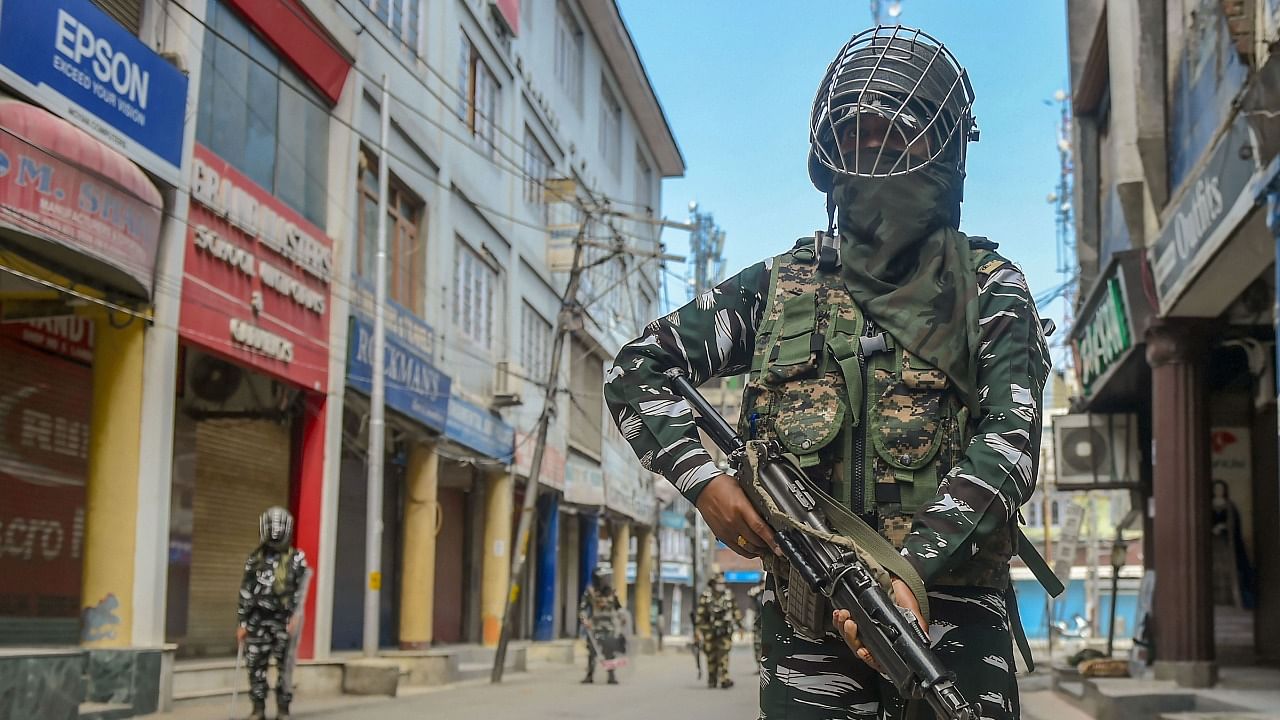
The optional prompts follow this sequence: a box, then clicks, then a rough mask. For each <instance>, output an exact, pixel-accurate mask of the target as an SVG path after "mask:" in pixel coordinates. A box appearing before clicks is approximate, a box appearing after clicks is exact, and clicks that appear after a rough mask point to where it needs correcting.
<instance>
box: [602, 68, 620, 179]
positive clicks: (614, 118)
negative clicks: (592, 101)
mask: <svg viewBox="0 0 1280 720" xmlns="http://www.w3.org/2000/svg"><path fill="white" fill-rule="evenodd" d="M600 156H601V157H602V158H604V160H605V163H606V164H607V165H608V166H609V169H610V170H612V171H613V174H614V175H617V174H618V172H619V171H621V169H622V168H621V165H622V106H621V105H619V104H618V100H617V98H616V97H614V95H613V91H612V90H610V89H609V83H607V82H604V81H601V83H600Z"/></svg>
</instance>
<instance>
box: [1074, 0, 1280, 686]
mask: <svg viewBox="0 0 1280 720" xmlns="http://www.w3.org/2000/svg"><path fill="white" fill-rule="evenodd" d="M1067 10H1068V19H1069V34H1070V53H1071V63H1070V65H1071V102H1072V110H1073V116H1074V138H1073V150H1074V160H1075V198H1074V203H1073V204H1074V209H1075V216H1076V227H1075V231H1076V237H1077V239H1078V240H1077V250H1078V255H1079V268H1078V269H1079V278H1080V285H1081V293H1080V296H1079V297H1080V298H1081V302H1080V304H1079V307H1078V308H1077V313H1076V314H1077V317H1078V318H1079V320H1078V322H1077V323H1076V325H1075V327H1074V328H1072V332H1071V339H1072V341H1073V343H1074V346H1075V349H1076V356H1077V360H1076V368H1077V372H1078V374H1079V381H1080V384H1081V386H1082V388H1083V391H1082V396H1081V397H1080V398H1078V400H1077V403H1076V408H1075V409H1076V410H1087V411H1090V412H1093V413H1098V414H1100V415H1109V416H1111V419H1114V418H1116V417H1117V416H1128V417H1131V418H1133V419H1134V420H1135V421H1136V424H1137V430H1136V433H1135V434H1136V436H1137V437H1135V438H1133V439H1132V442H1131V445H1132V446H1133V447H1134V450H1133V452H1134V455H1135V456H1136V457H1137V459H1138V461H1139V462H1138V471H1137V472H1136V473H1134V474H1133V476H1132V477H1129V478H1127V480H1128V481H1131V482H1132V484H1133V485H1134V486H1135V487H1136V488H1137V489H1138V491H1139V492H1140V495H1141V498H1140V502H1139V503H1138V504H1137V506H1138V507H1146V508H1147V509H1148V512H1147V513H1145V516H1146V518H1145V523H1146V528H1145V529H1146V532H1145V533H1144V536H1145V544H1146V547H1145V552H1144V560H1145V562H1146V564H1147V568H1148V570H1149V571H1152V570H1153V571H1154V582H1155V585H1154V588H1155V590H1154V594H1153V597H1154V606H1153V607H1152V608H1149V610H1150V611H1151V612H1152V614H1153V615H1152V616H1153V617H1154V622H1153V623H1148V625H1147V627H1148V629H1149V630H1150V631H1151V634H1150V636H1149V637H1147V638H1145V639H1146V640H1148V641H1150V643H1151V644H1149V645H1147V647H1149V648H1150V649H1151V650H1150V651H1151V652H1152V653H1153V655H1154V671H1155V675H1156V676H1157V677H1161V678H1168V679H1175V680H1177V681H1178V682H1179V683H1181V684H1184V685H1192V686H1203V685H1209V684H1213V683H1214V682H1215V678H1216V677H1217V670H1218V665H1219V664H1221V663H1231V662H1237V661H1239V660H1241V659H1245V660H1248V659H1253V658H1257V659H1274V658H1275V657H1276V648H1275V643H1274V642H1272V641H1271V640H1270V639H1271V638H1274V637H1276V633H1277V632H1278V631H1280V628H1278V627H1277V624H1276V622H1277V621H1276V619H1275V618H1276V616H1277V609H1278V608H1280V564H1278V563H1277V559H1276V557H1275V554H1274V553H1268V552H1267V551H1266V548H1271V547H1275V546H1276V543H1277V542H1278V541H1280V538H1277V535H1276V531H1277V528H1276V523H1275V522H1274V517H1275V513H1276V511H1277V509H1280V498H1278V497H1277V492H1276V488H1277V484H1276V472H1277V469H1276V468H1277V462H1276V457H1277V447H1276V440H1275V438H1276V424H1275V423H1276V404H1275V399H1276V387H1275V373H1274V362H1275V357H1274V355H1275V353H1274V343H1275V330H1274V322H1275V319H1276V318H1275V309H1274V306H1275V297H1276V296H1275V292H1276V282H1275V267H1276V265H1275V258H1276V238H1275V233H1276V232H1277V230H1280V223H1278V222H1277V217H1276V215H1275V212H1276V198H1277V196H1276V191H1277V189H1280V188H1277V185H1276V180H1275V178H1276V173H1277V167H1278V166H1280V161H1278V160H1277V153H1278V152H1280V142H1278V141H1280V124H1278V122H1277V117H1278V115H1277V112H1276V111H1277V109H1280V98H1277V96H1276V92H1275V88H1276V87H1277V77H1280V75H1278V74H1280V57H1277V55H1276V53H1275V52H1274V50H1275V47H1276V42H1277V41H1278V40H1280V3H1277V2H1275V1H1274V0H1271V1H1260V2H1234V1H1230V0H1221V1H1219V0H1176V1H1175V0H1135V1H1134V2H1116V1H1115V0H1106V1H1104V0H1080V1H1073V2H1069V3H1068V4H1067ZM1268 197H1270V201H1269V202H1270V204H1268ZM1099 420H1100V421H1104V423H1105V421H1107V420H1108V418H1106V417H1102V418H1099ZM1123 424H1124V423H1121V425H1123ZM1113 426H1114V425H1113ZM1099 427H1107V426H1106V425H1105V424H1100V425H1099ZM1119 441H1120V440H1119V438H1118V436H1116V438H1114V439H1113V442H1119ZM1111 459H1112V456H1108V457H1104V458H1099V459H1098V460H1097V461H1095V466H1096V467H1099V468H1100V471H1101V472H1103V473H1110V472H1112V471H1113V470H1114V469H1115V467H1114V465H1111V464H1110V463H1108V462H1107V461H1108V460H1111ZM1120 464H1121V465H1127V464H1128V461H1127V460H1126V459H1123V458H1122V459H1121V460H1120ZM1126 474H1127V473H1126Z"/></svg>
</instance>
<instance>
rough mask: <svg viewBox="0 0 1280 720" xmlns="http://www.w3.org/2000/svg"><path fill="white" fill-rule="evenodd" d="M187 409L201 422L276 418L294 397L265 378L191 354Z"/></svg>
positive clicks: (288, 390)
mask: <svg viewBox="0 0 1280 720" xmlns="http://www.w3.org/2000/svg"><path fill="white" fill-rule="evenodd" d="M186 356H187V358H186V359H187V362H186V368H185V372H184V373H183V375H184V380H185V385H186V388H185V390H186V391H185V392H184V394H183V396H184V397H183V405H184V409H185V410H186V412H188V413H190V414H191V415H193V416H196V417H201V418H246V417H247V418H274V417H279V416H282V414H283V413H285V412H286V411H287V409H288V407H289V405H290V404H291V401H292V395H293V394H294V393H293V392H292V391H291V390H290V389H289V388H287V387H286V386H284V385H282V384H280V383H279V382H276V381H274V380H272V379H270V378H268V377H266V376H265V375H260V374H258V373H254V372H250V371H248V370H245V369H243V368H241V367H240V366H239V365H235V364H233V363H230V362H227V361H226V360H223V359H221V358H219V357H215V356H213V355H208V354H206V353H202V352H200V351H198V350H189V351H188V352H187V353H186Z"/></svg>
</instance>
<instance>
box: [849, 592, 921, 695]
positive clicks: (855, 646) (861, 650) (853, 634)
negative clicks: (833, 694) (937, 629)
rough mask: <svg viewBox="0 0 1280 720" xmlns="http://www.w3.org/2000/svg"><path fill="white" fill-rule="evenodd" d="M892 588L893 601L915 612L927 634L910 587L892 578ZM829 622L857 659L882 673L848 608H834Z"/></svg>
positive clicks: (918, 605) (882, 670)
mask: <svg viewBox="0 0 1280 720" xmlns="http://www.w3.org/2000/svg"><path fill="white" fill-rule="evenodd" d="M890 587H892V589H893V602H894V603H895V604H896V605H897V606H898V607H903V608H906V609H908V610H910V611H911V612H913V613H915V616H916V620H917V621H919V623H920V629H921V630H923V631H924V634H925V637H928V636H929V626H928V624H926V623H925V621H924V615H923V614H922V613H921V612H920V603H918V602H916V596H915V594H914V593H912V592H911V588H909V587H907V584H906V583H904V582H902V581H901V580H899V579H898V578H894V579H893V582H892V584H891V585H890ZM831 624H832V625H833V626H834V627H835V629H836V632H838V633H840V634H841V635H842V636H844V641H845V644H847V645H848V646H849V647H850V648H851V649H852V650H853V652H854V653H855V654H856V655H857V656H858V659H860V660H862V661H863V662H864V663H866V664H868V665H870V666H871V668H872V669H873V670H875V671H876V672H878V673H881V674H883V673H884V668H882V667H880V663H878V662H876V659H875V658H874V657H873V656H872V655H871V651H870V650H868V649H867V648H866V647H865V646H864V645H863V644H862V641H861V640H859V639H858V623H856V622H854V621H853V620H852V619H851V617H850V615H849V611H848V610H843V609H840V610H836V611H835V612H833V613H831Z"/></svg>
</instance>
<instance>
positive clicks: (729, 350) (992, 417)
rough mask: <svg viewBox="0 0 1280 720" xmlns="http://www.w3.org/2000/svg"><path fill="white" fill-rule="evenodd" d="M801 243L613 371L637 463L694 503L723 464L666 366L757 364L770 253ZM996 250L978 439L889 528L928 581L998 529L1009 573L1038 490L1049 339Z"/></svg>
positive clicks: (616, 404) (713, 296)
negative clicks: (1016, 533)
mask: <svg viewBox="0 0 1280 720" xmlns="http://www.w3.org/2000/svg"><path fill="white" fill-rule="evenodd" d="M810 242H811V241H810ZM800 247H801V246H800V245H799V244H798V245H797V250H798V249H799V248H800ZM988 247H991V248H993V247H994V245H989V246H988ZM795 252H796V250H793V251H792V253H789V254H784V255H783V256H779V257H777V258H770V259H769V260H766V261H764V262H762V263H758V264H756V265H753V266H751V267H749V268H747V269H746V270H743V271H742V272H740V273H739V274H738V275H736V276H734V277H731V278H729V279H728V280H725V281H724V282H722V283H720V284H719V285H717V286H716V287H715V288H713V289H712V290H709V291H707V292H706V293H703V294H702V295H701V296H699V297H698V298H696V299H695V300H694V301H693V302H690V303H689V304H687V305H685V306H684V307H682V308H680V309H678V310H676V311H675V312H673V313H671V314H670V315H667V316H666V317H663V318H660V319H658V320H655V321H654V322H652V323H650V324H649V325H648V326H647V328H646V330H645V333H644V334H643V335H642V336H641V337H640V338H638V339H636V340H633V341H632V342H630V343H628V344H627V345H625V346H624V347H623V348H622V350H621V351H620V352H619V353H618V356H617V358H616V359H615V361H614V365H613V367H612V368H610V370H609V371H608V373H607V374H606V376H605V398H606V401H607V402H608V405H609V409H610V413H611V415H612V417H613V420H614V422H615V423H616V424H617V426H618V428H619V430H620V431H621V432H622V434H623V436H624V437H625V438H626V439H627V441H628V442H629V443H630V444H631V446H632V449H633V450H634V451H635V452H636V455H637V456H639V458H640V461H641V464H642V465H644V466H645V467H646V468H647V469H650V470H652V471H653V472H656V473H659V474H661V475H663V476H664V477H666V478H667V479H668V480H669V481H671V482H672V483H673V484H674V485H675V486H676V488H677V489H678V490H679V491H680V492H681V493H683V494H684V496H685V497H686V498H687V499H689V501H690V502H695V503H696V501H697V498H698V495H699V493H700V492H701V491H702V489H703V487H705V486H706V484H707V483H708V482H709V481H710V480H711V479H712V478H714V477H716V476H717V475H718V474H720V471H719V470H718V469H717V468H716V466H715V463H714V462H713V461H712V458H711V456H710V455H709V454H708V453H707V451H706V450H705V449H704V448H703V446H702V443H701V441H700V439H699V436H698V433H697V429H696V426H695V424H694V422H693V415H692V411H691V409H690V408H689V405H688V403H687V402H685V401H684V400H683V399H681V398H680V397H678V396H677V395H675V394H674V392H673V391H672V390H671V389H670V388H669V387H668V385H667V382H666V378H665V376H664V375H663V371H664V370H666V369H668V368H673V367H678V368H681V369H682V370H684V371H685V372H687V373H688V375H689V377H690V379H691V381H692V382H693V383H694V384H695V385H697V384H701V383H704V382H706V381H707V380H709V379H710V378H712V377H728V376H735V375H740V374H742V373H744V372H747V371H748V370H750V369H751V368H752V366H753V361H755V360H757V356H758V353H759V352H760V347H757V333H758V331H759V330H761V329H762V326H763V325H764V324H765V321H766V318H765V317H764V314H765V310H766V308H767V307H770V306H771V304H770V300H771V295H770V293H771V289H772V288H771V276H772V274H773V269H774V265H775V263H780V262H782V261H784V260H787V259H789V256H790V255H792V254H794V253H795ZM992 257H995V258H997V259H998V260H1000V262H990V263H987V265H988V267H987V268H984V269H985V270H986V271H985V272H983V271H979V272H978V287H977V288H976V292H977V294H978V310H979V329H980V338H979V351H978V352H979V357H978V359H977V370H978V390H979V409H978V412H977V413H976V414H975V416H973V417H968V418H967V419H966V420H965V421H964V422H963V423H962V424H963V425H964V426H965V427H966V429H967V432H966V433H965V435H966V437H968V438H970V440H969V442H968V444H967V445H963V446H962V443H955V445H956V447H954V448H953V449H952V450H953V452H952V453H951V455H952V457H951V458H950V460H949V461H948V462H947V463H946V467H945V468H943V469H942V470H943V471H945V474H944V475H943V476H942V477H940V478H938V479H937V489H936V492H934V493H932V494H931V496H929V497H927V498H923V499H922V501H921V502H919V504H918V509H916V510H915V511H914V512H913V514H911V515H908V516H906V517H905V518H904V524H905V525H907V526H908V527H909V533H907V528H906V527H904V528H903V530H902V533H903V534H904V535H905V536H904V537H899V538H892V539H895V540H898V541H899V542H898V543H897V544H899V545H901V546H902V547H903V555H904V556H906V558H907V559H908V561H910V562H911V563H912V564H913V565H914V566H915V568H916V570H917V571H918V572H919V574H920V576H921V577H922V578H923V579H924V581H925V582H926V583H931V582H932V581H941V584H955V583H954V582H953V580H952V578H950V577H948V576H949V575H951V573H952V571H953V570H955V569H956V568H957V566H959V565H961V564H963V563H965V561H967V560H969V559H971V558H973V557H974V556H975V555H977V554H978V552H979V549H980V548H981V547H982V544H983V542H984V541H988V539H989V538H1000V539H1001V541H1002V542H1001V543H1000V544H1001V545H1002V546H1004V547H1002V548H1001V549H1000V550H999V551H997V552H996V553H995V555H996V557H997V559H998V558H1002V560H1001V561H1000V564H1001V565H1002V566H1003V567H1002V568H1001V569H999V570H998V571H1000V572H1002V573H1003V582H1005V583H1007V573H1008V569H1007V560H1008V557H1009V555H1010V554H1011V548H1009V547H1008V546H1007V543H1009V542H1010V541H1011V539H1012V538H1011V533H1010V528H1011V525H1012V523H1014V522H1016V517H1017V511H1018V507H1019V506H1020V505H1022V503H1024V502H1025V501H1026V500H1027V499H1028V498H1029V497H1030V496H1031V494H1032V492H1034V490H1035V479H1036V466H1037V463H1038V459H1039V442H1040V427H1041V408H1040V397H1041V393H1042V391H1043V388H1044V383H1045V380H1046V379H1047V377H1048V372H1049V363H1048V349H1047V346H1046V343H1045V340H1044V335H1043V331H1042V329H1041V326H1040V321H1039V317H1038V315H1037V313H1036V309H1035V304H1034V302H1033V300H1032V298H1031V294H1030V291H1029V290H1028V288H1027V283H1026V279H1025V277H1024V276H1023V274H1022V272H1021V271H1020V270H1019V269H1018V268H1016V267H1015V266H1013V265H1012V264H1011V263H1008V262H1007V261H1004V260H1003V259H1002V258H998V256H994V255H993V254H992ZM841 292H842V291H841ZM843 295H845V296H847V293H843ZM850 302H851V301H850ZM783 311H785V308H782V309H779V308H776V307H775V308H774V311H773V312H775V313H777V312H783ZM755 364H756V365H757V366H758V364H759V363H758V362H757V363H755ZM908 370H911V368H909V367H904V368H903V371H904V372H906V371H908ZM932 372H933V373H936V372H937V371H936V370H933V371H932ZM921 375H922V376H924V377H927V376H929V371H927V370H926V371H924V372H923V373H921ZM873 399H874V398H873ZM744 419H746V418H744ZM844 422H845V426H846V427H849V426H850V425H853V424H854V423H852V422H851V421H849V420H845V421H844ZM867 424H868V423H863V424H862V425H861V426H859V427H853V428H852V430H851V432H852V433H855V435H853V436H851V437H856V434H858V433H861V434H862V436H863V439H864V442H865V441H866V440H865V434H866V432H867V428H866V425H867ZM886 425H887V423H886ZM832 445H835V443H832ZM935 449H936V445H935ZM881 529H882V530H883V529H884V527H883V525H882V527H881ZM993 570H997V569H996V568H993ZM995 584H997V585H998V584H1000V581H997V582H996V583H995Z"/></svg>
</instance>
